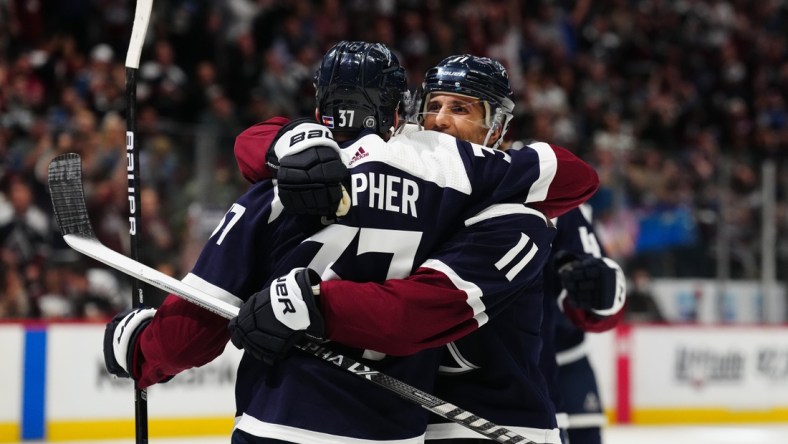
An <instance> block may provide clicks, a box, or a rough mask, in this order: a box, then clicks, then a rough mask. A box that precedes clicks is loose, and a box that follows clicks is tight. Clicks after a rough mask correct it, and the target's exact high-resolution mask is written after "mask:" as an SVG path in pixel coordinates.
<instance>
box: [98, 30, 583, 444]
mask: <svg viewBox="0 0 788 444" xmlns="http://www.w3.org/2000/svg"><path fill="white" fill-rule="evenodd" d="M316 86H317V99H318V112H319V117H320V121H322V122H326V123H331V122H332V121H333V122H334V125H335V128H334V129H335V135H336V138H337V140H339V141H341V143H342V149H341V152H342V153H344V154H346V155H347V156H351V157H350V159H348V166H349V167H350V173H351V175H350V181H348V182H347V183H346V185H347V188H348V189H349V190H350V193H351V194H350V197H351V203H352V206H350V208H349V212H347V213H346V215H345V216H344V217H342V218H339V219H337V221H336V223H334V224H332V225H330V226H328V227H326V228H324V229H322V230H320V231H318V229H319V228H322V224H321V223H320V221H316V220H312V219H305V218H299V217H296V216H292V215H290V214H288V213H287V212H282V207H281V204H280V202H279V201H278V198H277V196H276V192H275V189H274V187H273V184H272V183H271V182H270V181H263V182H260V183H258V184H256V185H255V186H253V187H252V188H251V189H250V191H249V192H247V193H246V194H245V195H244V196H242V197H241V198H239V199H238V201H236V202H235V203H234V204H233V205H232V206H231V208H230V210H229V211H228V213H227V214H226V216H225V218H224V220H223V221H222V222H221V223H220V225H219V227H217V229H216V230H215V232H214V233H213V235H212V236H211V238H210V239H209V241H208V244H207V245H206V247H205V248H204V250H203V252H202V253H201V255H200V258H199V259H198V262H197V264H196V265H195V267H194V268H193V270H192V272H191V273H189V275H188V276H187V277H186V278H185V279H184V280H185V281H186V282H187V283H190V284H191V285H194V286H198V287H200V288H202V289H203V290H205V291H207V292H209V293H211V294H213V295H215V296H216V297H220V298H223V299H225V300H228V301H232V302H236V303H237V302H240V299H244V300H246V302H245V303H244V304H243V305H242V307H241V313H240V315H239V317H238V318H236V319H235V320H234V321H233V322H232V324H233V325H232V330H233V334H232V338H233V342H234V343H236V344H240V345H243V346H244V347H245V349H246V350H247V351H248V352H249V353H247V354H245V355H244V358H243V360H242V362H241V366H240V367H239V372H238V380H237V384H236V400H237V410H238V411H237V414H238V420H237V424H236V429H235V431H234V433H233V442H235V443H246V442H250V443H251V442H254V443H265V442H301V443H311V442H329V443H333V442H335V443H344V442H349V441H352V442H358V443H374V442H381V441H387V442H391V441H396V442H398V443H417V442H421V441H422V439H423V434H424V430H425V427H426V415H425V414H424V413H423V411H422V409H420V408H419V407H415V406H413V405H410V404H409V403H407V402H406V401H404V400H401V399H398V398H397V397H395V396H391V395H390V394H387V393H385V392H381V389H379V388H377V387H375V386H372V385H371V384H369V383H367V382H365V381H363V380H361V379H359V378H357V377H356V376H354V375H350V374H349V373H346V372H344V371H342V370H341V369H338V368H335V367H333V366H330V365H326V364H325V363H322V362H320V361H317V360H315V359H314V358H310V357H307V356H301V355H299V354H291V355H290V356H289V357H288V358H287V359H280V358H281V356H282V355H283V354H284V353H286V352H287V349H288V347H289V346H291V345H292V344H293V343H294V342H295V341H297V340H298V339H300V338H301V337H303V336H304V335H309V336H310V337H313V338H317V339H323V338H325V339H330V340H332V341H336V342H340V343H344V344H346V345H349V346H353V347H355V348H357V349H358V350H347V353H350V354H355V355H356V356H359V357H361V356H363V357H364V358H377V359H379V360H378V361H377V362H375V367H376V368H378V369H379V370H381V371H383V372H386V373H389V374H391V375H392V376H393V377H395V378H398V379H401V380H403V381H405V382H407V383H409V384H411V385H414V386H417V387H419V388H422V389H425V390H429V389H430V388H431V385H432V382H433V377H434V369H435V368H437V365H438V362H437V359H438V358H439V357H440V349H436V348H430V347H435V346H436V345H441V344H444V343H446V342H449V341H451V340H453V339H456V338H458V337H460V336H462V335H464V334H467V333H468V332H470V331H474V330H476V329H477V328H478V327H479V325H483V324H484V323H485V322H486V320H487V319H488V318H494V317H495V316H496V315H497V314H498V313H499V312H501V311H503V310H504V308H505V307H507V306H508V305H510V304H511V301H510V300H509V299H508V298H509V297H511V296H512V295H516V294H519V292H521V291H524V290H525V289H526V288H529V287H530V286H531V285H533V283H534V282H535V281H536V280H538V279H539V274H540V271H539V268H541V267H540V264H542V263H543V262H544V261H545V260H546V257H547V256H546V253H547V251H548V250H549V248H548V247H549V241H550V239H551V237H552V234H553V229H552V228H551V227H549V226H548V224H546V221H545V218H544V216H542V215H541V214H539V213H538V212H536V211H533V210H531V209H530V208H528V207H525V206H524V205H522V204H520V203H517V202H523V201H526V200H529V199H532V200H533V199H535V200H539V196H541V198H544V196H545V195H547V196H550V195H551V193H557V194H556V197H557V199H556V200H558V201H561V199H562V198H563V199H564V204H565V203H566V202H569V201H571V202H573V203H574V204H576V203H577V201H582V200H584V199H585V198H587V197H588V194H589V192H592V191H593V190H594V189H595V186H596V184H595V181H596V175H595V173H593V171H592V170H590V168H588V167H587V165H585V164H582V163H578V162H577V159H576V158H574V159H573V158H572V156H571V155H568V153H566V152H562V151H560V150H556V151H551V152H549V153H548V152H545V151H542V152H540V151H538V150H530V151H529V152H527V153H522V155H516V156H513V157H511V156H508V155H505V154H503V153H496V152H493V151H490V150H487V149H484V148H482V147H479V146H474V145H471V144H469V143H467V142H461V141H457V140H456V139H453V138H451V137H450V136H446V135H440V134H436V133H427V132H422V133H414V134H412V135H402V136H400V137H398V140H396V141H395V140H392V141H391V142H389V143H385V142H384V141H383V139H382V138H381V136H384V135H385V134H387V132H388V128H390V127H391V126H392V125H395V124H396V120H397V115H396V107H397V105H398V103H399V100H400V95H401V93H402V90H403V89H404V72H403V71H402V69H401V68H400V67H399V65H398V62H397V61H396V58H395V57H394V56H393V55H392V54H391V53H390V52H389V51H388V50H387V49H386V48H385V47H384V46H382V45H371V44H364V43H349V42H342V43H340V44H339V45H337V46H336V47H335V48H333V49H332V50H331V51H330V52H329V53H328V54H327V55H326V57H325V58H324V59H323V63H322V64H321V68H320V69H319V71H318V73H317V75H316ZM305 125H306V126H305ZM310 125H311V126H310ZM343 139H347V140H343ZM316 140H319V143H320V144H323V145H330V144H331V143H332V141H331V140H330V139H328V138H327V137H326V131H325V128H324V127H320V126H318V125H315V124H300V125H295V126H292V127H288V128H283V131H282V132H281V133H280V134H279V138H278V140H277V141H276V143H275V144H274V147H275V151H277V152H290V153H291V156H294V157H298V156H299V153H298V152H299V150H300V148H301V147H307V146H309V145H310V144H312V143H313V142H315V141H316ZM280 147H281V150H280V149H279V148H280ZM304 152H306V151H304ZM292 153H295V154H292ZM556 156H557V157H556ZM351 160H353V161H352V162H351ZM556 160H558V162H556ZM562 166H563V168H570V169H571V170H572V171H573V172H574V174H575V176H574V179H579V181H580V183H579V184H578V186H576V187H575V188H574V189H573V190H574V192H575V194H571V193H570V192H569V189H568V188H564V189H560V190H559V192H556V191H555V190H552V191H551V190H548V186H549V185H550V182H551V179H552V178H551V175H552V174H553V173H555V171H556V168H557V169H558V171H559V172H560V170H561V168H562ZM329 169H330V167H329ZM551 170H552V172H550V171H551ZM351 185H352V186H351ZM578 190H580V191H578ZM506 202H513V203H506ZM491 205H493V206H492V207H491ZM561 206H562V204H559V205H558V206H557V207H556V208H559V207H561ZM569 206H572V204H570V205H569ZM567 208H568V207H564V208H563V209H564V210H566V209H567ZM500 209H506V210H507V211H505V212H500V211H498V210H500ZM467 225H470V226H474V227H475V228H476V232H475V235H474V237H473V238H471V239H470V240H471V241H472V242H473V243H472V244H469V243H468V240H469V239H468V238H462V237H461V234H460V233H461V232H462V230H463V229H464V228H465V227H466V226H467ZM511 226H517V227H518V229H517V230H511V229H509V228H508V227H511ZM526 232H527V233H529V234H528V236H525V234H524V233H526ZM305 238H306V240H304V239H305ZM523 240H526V241H525V243H524V244H523V246H527V247H528V250H526V251H528V252H529V253H530V254H529V255H528V256H525V257H524V256H522V255H520V256H517V255H516V254H515V256H516V258H509V260H507V261H504V259H506V258H507V255H506V253H507V252H513V253H517V252H521V249H516V247H517V246H518V245H520V243H521V242H523ZM302 241H303V242H302ZM469 245H472V247H473V248H474V249H478V250H482V252H483V257H484V258H485V259H486V260H484V261H476V262H475V263H468V262H467V261H466V260H465V257H466V256H467V255H463V254H460V253H461V252H462V251H463V250H464V249H466V248H468V246H469ZM439 246H440V247H441V249H438V248H437V247H439ZM513 248H515V249H513ZM433 250H435V251H439V253H438V254H431V253H432V252H433ZM491 258H492V259H495V258H497V262H494V263H491ZM513 259H517V260H513ZM430 261H432V262H430ZM417 264H432V265H433V266H432V268H426V267H422V268H419V269H416V265H417ZM443 264H455V265H454V266H453V267H452V268H450V270H452V273H451V274H441V270H442V267H443ZM304 267H308V268H304ZM312 270H318V271H319V272H320V273H321V274H322V277H323V278H324V279H325V280H322V281H321V278H320V276H318V274H317V273H315V272H314V271H312ZM454 272H456V274H453V273H454ZM419 274H420V275H421V276H422V280H421V281H419V280H416V281H408V282H405V283H401V284H394V285H395V286H397V285H408V286H409V288H410V289H411V290H412V291H410V292H405V294H406V295H407V296H406V297H404V298H402V299H400V298H399V296H398V297H393V294H394V293H393V292H391V291H390V288H389V289H386V288H383V289H382V290H377V291H371V292H369V293H364V292H355V293H354V292H347V291H345V288H348V287H346V284H348V283H349V282H348V281H343V280H336V279H328V278H331V277H335V276H342V277H343V278H348V279H354V280H357V281H371V282H381V281H383V280H384V279H392V278H398V277H406V276H408V275H419ZM277 276H281V277H280V278H276V279H271V278H272V277H277ZM493 276H494V278H493ZM504 281H506V285H502V283H503V282H504ZM435 282H438V283H439V284H443V283H445V282H448V283H450V284H453V285H452V287H451V288H450V289H446V291H444V292H442V293H440V294H439V295H438V297H423V296H424V295H421V294H418V293H417V292H416V291H415V290H416V289H428V288H433V287H437V288H441V287H443V285H434V284H435ZM315 287H318V288H319V294H317V295H316V294H313V291H314V290H313V289H314V288H315ZM260 288H264V290H263V291H260V292H257V293H255V291H256V290H258V289H260ZM249 295H251V296H249ZM272 295H273V297H272ZM482 296H484V299H482ZM403 307H407V308H408V311H404V309H403ZM382 313H386V315H383V314H382ZM436 320H437V321H436ZM120 326H123V327H122V328H120ZM370 326H372V327H373V328H372V329H373V330H375V331H377V334H376V335H372V336H367V335H359V334H357V333H356V332H358V331H360V330H361V329H369V327H370ZM226 327H227V321H226V320H224V319H221V318H219V317H218V316H216V315H213V314H212V313H209V312H207V311H205V310H202V309H200V308H198V307H195V306H192V305H190V304H188V303H186V302H183V301H181V300H180V299H177V298H175V297H173V296H170V297H168V298H167V300H166V301H165V302H164V304H163V305H162V307H161V308H160V309H159V310H158V312H157V313H155V315H154V314H153V313H152V310H135V311H133V312H131V313H129V314H128V315H125V316H119V317H117V318H116V319H115V320H113V322H111V323H110V324H108V327H107V335H106V340H105V359H106V360H107V365H108V369H109V370H110V371H111V372H112V373H114V374H117V375H126V376H128V375H129V374H130V375H131V376H132V377H134V379H135V380H137V381H138V383H139V385H140V386H141V387H147V386H149V385H151V384H153V383H156V382H161V381H165V380H167V379H168V378H170V377H171V376H173V375H175V374H177V373H178V372H180V371H182V370H184V369H187V368H190V367H193V366H198V365H202V364H204V363H206V362H209V361H210V360H212V359H213V358H215V357H216V356H218V354H220V353H221V351H222V350H223V348H224V346H225V345H226V342H227V341H228V339H229V338H230V335H229V334H228V332H227V330H226ZM395 330H396V331H397V332H402V331H406V332H409V333H410V337H407V338H405V340H404V341H394V340H392V339H391V338H390V332H392V331H395ZM395 342H396V343H395ZM381 344H382V345H383V346H385V347H387V348H392V351H391V353H392V354H401V355H406V354H410V353H413V352H414V351H415V350H421V349H424V350H423V351H421V352H419V353H415V354H413V355H411V356H408V357H404V358H396V357H391V356H388V357H384V356H381V355H380V354H379V353H375V352H374V351H373V350H374V347H377V346H378V345H381ZM394 347H400V348H399V349H395V348H394ZM365 349H369V350H366V351H365ZM343 351H345V350H343ZM255 358H260V359H261V360H258V359H255Z"/></svg>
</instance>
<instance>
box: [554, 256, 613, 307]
mask: <svg viewBox="0 0 788 444" xmlns="http://www.w3.org/2000/svg"><path fill="white" fill-rule="evenodd" d="M553 264H554V266H555V267H556V269H557V270H558V275H559V276H560V278H561V284H562V285H563V287H564V289H565V290H566V292H567V299H568V300H569V301H571V303H573V304H574V305H575V306H577V307H578V308H580V309H583V310H591V311H593V312H595V313H597V314H599V315H602V316H608V315H612V314H615V313H616V312H618V311H619V310H620V309H621V308H622V307H623V305H624V301H625V298H626V287H625V280H624V274H623V272H622V271H621V267H619V266H618V264H616V263H615V261H613V260H610V259H608V258H598V257H594V256H592V255H590V254H581V255H576V254H573V253H570V252H567V251H566V250H561V251H558V252H557V253H556V254H555V257H554V259H553Z"/></svg>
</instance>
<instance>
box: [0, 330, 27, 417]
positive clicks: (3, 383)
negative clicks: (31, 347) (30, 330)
mask: <svg viewBox="0 0 788 444" xmlns="http://www.w3.org/2000/svg"><path fill="white" fill-rule="evenodd" d="M24 343H25V339H24V328H23V327H22V326H21V325H19V324H0V359H2V361H3V363H2V364H0V424H2V423H19V422H21V418H22V402H21V400H22V384H23V382H24V381H23V379H22V372H23V370H24V353H23V346H24Z"/></svg>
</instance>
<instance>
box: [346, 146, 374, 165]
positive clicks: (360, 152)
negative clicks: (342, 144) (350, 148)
mask: <svg viewBox="0 0 788 444" xmlns="http://www.w3.org/2000/svg"><path fill="white" fill-rule="evenodd" d="M367 156H369V153H368V152H367V151H366V150H365V149H364V147H360V148H359V149H358V150H357V151H356V154H353V157H351V158H350V162H348V164H347V166H351V165H353V164H354V163H356V162H358V161H359V160H361V159H363V158H365V157H367Z"/></svg>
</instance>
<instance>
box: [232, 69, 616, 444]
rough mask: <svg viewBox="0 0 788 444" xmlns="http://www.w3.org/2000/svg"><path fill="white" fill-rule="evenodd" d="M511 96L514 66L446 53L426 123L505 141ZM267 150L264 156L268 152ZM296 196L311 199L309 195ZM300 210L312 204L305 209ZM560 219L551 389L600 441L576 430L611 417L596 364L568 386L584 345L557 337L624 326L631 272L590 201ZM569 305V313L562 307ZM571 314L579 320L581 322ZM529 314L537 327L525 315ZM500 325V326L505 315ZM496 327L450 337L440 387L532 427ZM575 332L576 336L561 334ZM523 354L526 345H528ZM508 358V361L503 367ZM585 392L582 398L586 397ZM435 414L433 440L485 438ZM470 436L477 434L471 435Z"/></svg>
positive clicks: (435, 72)
mask: <svg viewBox="0 0 788 444" xmlns="http://www.w3.org/2000/svg"><path fill="white" fill-rule="evenodd" d="M510 98H511V91H510V89H509V82H508V78H507V76H506V71H505V70H504V68H503V67H502V66H501V65H500V64H498V63H497V62H495V61H493V60H490V59H487V58H481V57H475V56H471V55H460V56H453V57H449V58H446V59H444V60H443V61H442V62H441V63H440V64H438V65H437V66H436V67H435V68H433V69H431V70H429V71H428V72H427V75H426V78H425V81H424V85H423V91H422V95H421V101H422V103H421V114H420V116H419V120H420V122H421V123H422V124H423V126H424V128H425V129H429V130H435V131H440V132H444V133H447V134H450V135H453V136H456V137H458V138H460V139H463V140H468V141H471V142H474V143H479V144H482V145H485V146H491V147H499V146H500V145H501V142H502V140H503V135H504V134H505V132H506V129H507V126H508V124H509V120H510V119H511V113H512V110H513V106H514V104H513V102H512V101H511V99H510ZM537 145H538V144H537ZM244 155H245V157H244ZM239 157H240V161H241V163H245V164H252V163H254V162H255V159H254V157H255V154H254V153H251V154H250V153H243V152H242V153H240V155H239ZM257 157H258V159H257V163H259V162H260V159H259V154H257ZM295 200H296V201H300V202H302V205H303V201H304V200H303V199H300V200H299V199H295ZM307 200H309V199H307ZM297 210H303V207H301V208H298V209H297ZM557 223H558V227H559V233H560V234H559V236H558V237H557V238H556V240H555V241H554V243H553V246H554V250H553V260H552V261H551V263H550V264H549V266H547V267H546V268H545V274H546V276H547V284H546V288H545V290H546V295H547V297H546V298H544V322H543V325H542V331H541V336H542V339H543V340H544V346H543V347H542V356H541V368H542V371H543V373H544V374H545V376H546V378H547V380H548V381H549V386H550V396H551V398H552V399H553V401H554V403H555V404H556V405H558V406H559V408H561V411H562V412H563V411H564V410H563V409H564V405H565V404H564V402H563V399H564V398H567V399H569V400H570V402H569V403H568V406H567V407H568V408H569V411H570V412H580V411H582V412H585V413H588V411H589V409H592V410H595V411H594V412H593V413H595V414H593V415H590V416H589V415H588V414H584V415H583V416H582V417H580V416H573V417H572V422H568V421H567V418H566V414H565V413H564V414H561V415H559V417H560V418H561V420H560V424H561V426H562V428H566V427H567V426H568V425H570V424H574V425H575V426H576V428H573V429H572V433H573V434H575V440H576V441H579V442H581V443H585V442H593V441H586V440H585V438H584V439H583V440H582V441H580V439H581V437H580V435H579V434H577V433H575V430H577V431H581V430H582V433H583V434H584V435H587V434H588V432H593V431H594V430H588V429H587V428H586V426H587V425H588V424H591V422H589V421H596V423H598V421H599V420H600V419H602V420H603V419H604V418H603V417H602V416H601V414H600V412H601V405H600V403H599V398H598V393H596V384H595V381H594V375H593V373H592V372H591V367H590V365H589V363H588V361H587V359H586V358H584V359H583V360H580V361H579V362H577V363H576V364H573V365H571V366H567V367H563V373H568V371H572V376H571V377H568V378H562V379H563V381H564V383H563V384H561V385H560V387H559V383H558V376H559V372H558V369H557V368H556V359H559V360H561V361H562V362H563V360H565V359H572V357H573V356H574V355H575V353H573V352H571V351H570V352H569V353H564V352H563V350H564V349H563V348H560V349H559V350H560V352H559V354H558V356H556V347H555V343H556V341H558V346H559V347H563V343H564V341H569V343H570V344H571V345H576V344H574V343H573V342H572V341H573V340H574V338H576V337H580V338H582V335H583V329H585V330H587V331H604V330H606V329H609V328H611V327H612V326H614V325H615V324H616V323H617V322H618V320H619V319H620V318H621V314H622V313H623V312H622V308H623V305H624V298H625V289H624V276H623V273H622V272H621V269H620V267H619V266H618V265H617V264H616V263H615V262H614V261H612V260H610V259H608V258H604V257H603V256H602V253H603V251H602V250H601V247H600V246H599V244H598V243H597V242H596V237H595V235H594V232H593V226H592V224H591V221H590V207H588V206H586V207H585V208H584V209H583V210H582V211H581V210H580V209H574V210H572V211H570V213H568V214H566V215H565V216H562V217H560V218H559V219H558V220H557ZM469 254H473V253H472V252H469ZM559 268H560V270H561V271H560V273H559V271H558V269H559ZM559 306H560V307H561V308H560V309H559ZM562 310H563V311H565V313H566V314H565V315H562V312H561V311H562ZM568 319H571V320H572V323H570V322H569V321H568ZM523 322H524V323H525V324H526V325H528V323H527V322H525V318H523ZM491 324H492V325H495V322H493V323H491ZM559 326H561V327H562V328H559ZM578 326H579V327H578ZM489 331H494V329H492V328H485V329H481V330H480V331H479V332H476V333H473V334H471V335H469V336H467V337H465V338H462V339H460V340H459V341H455V343H453V344H450V345H449V347H448V350H449V353H447V354H445V355H444V361H449V362H444V366H443V367H442V371H443V375H442V376H441V377H439V378H438V382H437V387H436V394H437V395H438V396H440V397H443V398H445V399H447V400H450V402H455V403H458V404H460V405H466V406H473V409H475V410H476V411H477V413H479V414H482V416H485V417H487V418H490V419H492V420H493V421H498V422H500V423H501V424H506V425H507V426H509V427H512V428H513V429H515V430H518V431H520V432H521V433H522V431H521V430H519V429H518V428H517V426H516V425H518V424H534V421H533V420H532V419H531V418H528V417H527V416H528V415H530V413H529V414H528V415H525V416H526V417H524V418H518V420H514V421H513V420H511V419H510V418H512V417H516V416H517V412H516V410H517V409H518V408H520V409H521V410H525V409H523V408H522V407H521V404H518V401H517V397H518V396H521V394H520V393H519V392H517V391H516V390H514V391H513V390H510V389H509V386H507V385H502V383H501V381H506V380H508V381H510V382H511V385H513V386H516V385H518V384H520V380H518V379H516V378H511V375H507V373H506V371H507V370H510V368H509V369H508V368H507V364H506V363H501V362H500V361H505V360H506V358H505V357H506V356H508V355H507V353H505V352H504V353H501V351H500V350H499V349H498V348H496V347H497V346H498V345H499V344H500V343H501V341H500V340H499V338H495V337H494V336H493V335H491V334H489V333H488V332H489ZM567 331H569V333H568V334H564V335H562V334H561V332H567ZM491 347H492V348H493V349H494V350H495V353H496V355H497V356H498V357H499V358H501V357H503V358H502V359H500V360H499V362H491V361H490V360H489V359H487V360H485V361H484V364H483V365H479V364H480V359H484V358H483V357H484V356H485V353H483V351H485V350H490V349H491ZM515 353H519V350H518V351H516V352H515ZM480 356H481V358H480ZM474 361H476V362H475V363H474ZM498 365H500V366H501V367H502V368H497V369H496V367H497V366H498ZM580 372H583V374H582V375H581V374H580ZM574 375H577V376H576V377H575V376H574ZM575 388H577V389H576V390H575ZM567 392H570V393H571V395H569V394H567ZM562 394H563V396H562ZM578 399H580V401H576V400H578ZM586 400H590V401H588V402H587V401H586ZM593 400H596V402H593ZM527 402H530V401H527ZM533 405H534V404H532V406H533ZM473 409H472V410H473ZM579 409H584V410H579ZM432 419H433V421H434V423H433V424H431V425H430V428H429V429H428V433H427V438H428V440H436V441H438V442H443V443H448V442H452V443H454V442H457V443H459V442H473V441H475V439H473V438H469V437H470V436H473V435H474V433H473V432H471V431H468V430H466V429H463V428H461V427H459V426H458V425H456V424H451V423H448V422H446V421H445V420H444V419H442V418H438V417H434V418H432ZM513 425H514V426H513ZM595 432H596V436H599V429H598V427H597V428H596V431H595ZM461 437H468V438H469V441H465V440H463V438H461Z"/></svg>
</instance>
